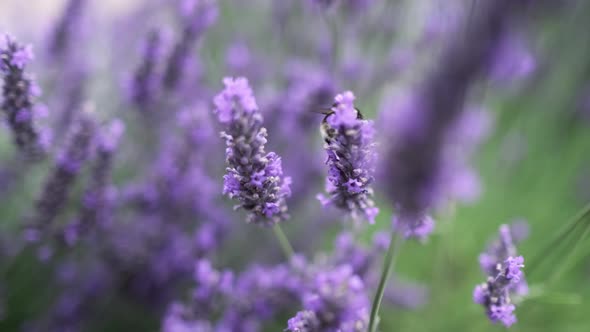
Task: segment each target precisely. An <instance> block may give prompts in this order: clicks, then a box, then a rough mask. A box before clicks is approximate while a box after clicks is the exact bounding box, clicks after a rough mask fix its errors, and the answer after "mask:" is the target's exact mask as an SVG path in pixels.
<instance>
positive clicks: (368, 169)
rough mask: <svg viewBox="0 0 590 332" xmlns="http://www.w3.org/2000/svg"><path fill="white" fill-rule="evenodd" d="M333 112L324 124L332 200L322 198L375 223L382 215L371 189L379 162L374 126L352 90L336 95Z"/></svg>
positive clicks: (328, 190)
mask: <svg viewBox="0 0 590 332" xmlns="http://www.w3.org/2000/svg"><path fill="white" fill-rule="evenodd" d="M331 112H333V113H332V114H328V115H327V117H326V123H325V124H324V127H325V141H326V144H325V148H326V151H327V152H328V159H327V161H326V164H327V165H328V168H329V171H328V174H329V175H328V180H327V185H326V191H327V192H328V194H329V197H324V196H323V195H320V196H318V197H319V199H320V200H321V201H322V203H323V204H324V205H329V204H333V205H335V206H336V207H338V208H341V209H344V210H346V211H348V212H350V213H351V214H352V216H353V217H355V218H358V217H360V216H359V215H362V216H363V217H364V218H366V219H367V220H369V222H371V223H373V222H375V217H376V216H377V213H378V212H379V209H378V208H377V207H375V203H374V202H373V198H372V197H373V189H372V188H371V187H370V185H371V183H372V182H373V172H374V162H375V152H374V150H373V149H374V142H373V135H374V129H373V124H372V123H371V122H370V121H367V120H363V119H362V118H361V117H362V116H361V115H360V113H359V112H360V111H358V110H357V109H356V108H355V107H354V95H353V93H352V92H350V91H347V92H344V93H342V94H339V95H337V96H336V98H335V103H334V106H333V107H332V110H331Z"/></svg>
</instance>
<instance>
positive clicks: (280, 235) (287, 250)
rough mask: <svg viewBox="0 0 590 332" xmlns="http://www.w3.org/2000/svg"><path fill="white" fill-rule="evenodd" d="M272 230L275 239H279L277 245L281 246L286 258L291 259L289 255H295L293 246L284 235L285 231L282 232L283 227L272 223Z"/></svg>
mask: <svg viewBox="0 0 590 332" xmlns="http://www.w3.org/2000/svg"><path fill="white" fill-rule="evenodd" d="M272 230H273V231H274V233H275V236H276V237H277V240H279V245H280V246H281V249H282V250H283V253H284V254H285V256H286V257H287V259H291V257H293V255H295V250H293V247H292V246H291V243H290V242H289V239H288V238H287V236H286V235H285V232H283V229H282V228H281V226H280V225H279V224H276V225H274V226H273V227H272Z"/></svg>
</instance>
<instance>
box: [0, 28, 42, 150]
mask: <svg viewBox="0 0 590 332" xmlns="http://www.w3.org/2000/svg"><path fill="white" fill-rule="evenodd" d="M3 39H4V40H2V41H0V43H2V44H0V73H2V76H3V78H4V86H3V88H2V96H3V101H2V106H1V107H2V110H3V111H4V113H5V114H6V117H7V120H8V125H9V126H10V128H11V129H12V132H13V135H14V141H15V143H16V145H17V146H18V147H19V149H21V150H22V151H23V153H24V154H25V155H27V156H29V157H33V158H37V157H39V156H40V155H41V154H42V153H43V152H44V150H45V145H47V141H45V139H46V138H47V137H46V136H47V135H43V134H42V133H40V132H39V129H38V128H36V126H35V124H34V121H33V120H34V119H35V117H36V116H38V115H39V113H40V111H41V110H42V108H40V107H39V106H37V105H35V98H37V97H38V96H39V95H40V93H41V89H40V88H39V86H38V85H37V83H35V81H33V79H32V78H31V77H30V76H29V75H28V74H27V73H26V72H25V67H26V66H27V64H28V63H29V62H30V61H31V60H32V59H33V49H32V46H31V45H27V46H23V45H21V44H19V43H18V42H17V41H16V40H14V39H13V38H12V37H9V36H4V37H3ZM44 136H45V137H44Z"/></svg>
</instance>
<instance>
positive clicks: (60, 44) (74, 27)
mask: <svg viewBox="0 0 590 332" xmlns="http://www.w3.org/2000/svg"><path fill="white" fill-rule="evenodd" d="M87 5H88V2H87V0H69V1H68V2H67V4H66V6H65V7H64V10H63V13H62V15H61V17H60V18H59V20H58V21H57V22H56V24H55V26H54V29H53V30H52V31H51V36H49V39H48V41H49V44H48V47H47V48H48V55H49V56H50V57H51V58H52V59H58V60H60V61H63V60H65V58H64V57H65V56H66V55H67V54H68V52H69V51H70V47H71V45H72V44H73V43H74V42H75V40H73V39H74V37H75V35H76V34H77V33H78V32H79V30H80V29H81V27H80V19H81V16H82V14H83V12H84V10H85V8H86V7H87Z"/></svg>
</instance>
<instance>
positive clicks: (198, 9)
mask: <svg viewBox="0 0 590 332" xmlns="http://www.w3.org/2000/svg"><path fill="white" fill-rule="evenodd" d="M182 14H183V15H184V16H185V22H184V27H183V32H182V36H181V38H180V40H179V41H178V42H177V44H176V46H175V47H174V50H173V51H172V53H171V54H170V57H169V58H168V61H167V64H166V69H165V71H164V77H163V85H164V88H165V89H166V90H173V89H174V88H176V87H177V86H178V84H179V83H180V81H181V80H182V76H183V71H184V70H185V67H186V62H187V60H188V57H189V55H190V51H191V48H192V47H193V46H194V45H195V43H196V42H197V41H198V39H199V37H201V35H202V34H203V33H204V32H205V30H206V29H207V28H208V27H210V26H211V25H213V23H215V21H216V20H217V17H218V16H219V8H218V7H217V2H216V1H215V0H183V2H182Z"/></svg>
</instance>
